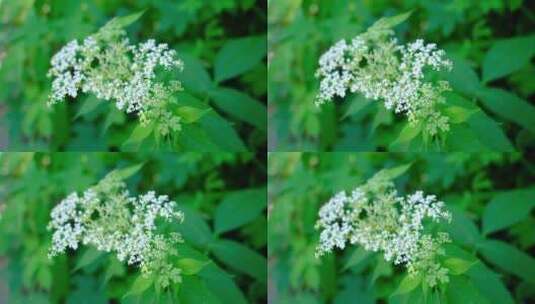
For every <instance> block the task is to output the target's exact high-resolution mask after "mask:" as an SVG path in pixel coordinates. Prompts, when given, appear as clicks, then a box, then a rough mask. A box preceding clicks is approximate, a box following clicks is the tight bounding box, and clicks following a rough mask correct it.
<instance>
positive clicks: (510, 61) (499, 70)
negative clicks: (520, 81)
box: [483, 35, 535, 82]
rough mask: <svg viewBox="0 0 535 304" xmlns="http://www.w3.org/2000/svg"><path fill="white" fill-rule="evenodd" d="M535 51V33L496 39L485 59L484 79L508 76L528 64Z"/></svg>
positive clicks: (486, 80) (489, 79)
mask: <svg viewBox="0 0 535 304" xmlns="http://www.w3.org/2000/svg"><path fill="white" fill-rule="evenodd" d="M534 53H535V35H530V36H523V37H514V38H509V39H503V40H498V41H496V42H495V43H494V44H493V45H492V47H491V48H490V50H489V51H488V52H487V54H486V55H485V58H484V59H483V81H484V82H488V81H491V80H494V79H498V78H500V77H503V76H506V75H508V74H510V73H512V72H514V71H517V70H519V69H520V68H522V67H523V66H524V65H526V64H528V63H529V61H530V59H531V57H532V56H533V55H534Z"/></svg>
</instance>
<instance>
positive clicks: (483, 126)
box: [446, 93, 514, 152]
mask: <svg viewBox="0 0 535 304" xmlns="http://www.w3.org/2000/svg"><path fill="white" fill-rule="evenodd" d="M446 98H447V104H448V105H449V107H459V108H462V109H464V110H462V109H456V110H454V111H456V112H457V113H460V112H463V111H464V113H463V114H461V116H464V117H458V119H457V120H460V119H462V118H466V119H467V121H466V122H464V123H462V124H458V125H455V124H454V125H452V126H451V128H450V132H449V134H448V135H449V136H448V138H447V142H446V146H447V147H448V150H450V151H481V150H492V151H496V150H497V151H503V152H511V151H514V148H513V145H512V144H511V142H510V141H509V139H508V138H507V136H505V134H504V133H503V130H502V129H501V128H500V126H499V125H498V124H497V123H496V122H495V121H494V120H492V119H491V118H490V117H488V116H487V115H486V114H485V113H484V112H483V111H481V109H480V108H479V107H478V106H476V105H475V104H474V103H473V102H471V101H469V100H467V99H466V98H464V97H462V96H460V95H458V94H455V93H449V94H447V95H446ZM446 109H448V108H446ZM446 113H448V112H447V111H446Z"/></svg>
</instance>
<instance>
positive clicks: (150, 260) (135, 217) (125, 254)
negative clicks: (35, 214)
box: [48, 174, 184, 287]
mask: <svg viewBox="0 0 535 304" xmlns="http://www.w3.org/2000/svg"><path fill="white" fill-rule="evenodd" d="M159 219H161V220H163V221H167V222H171V221H179V222H181V221H182V220H183V219H184V214H183V213H182V212H180V211H176V203H175V202H174V201H171V200H169V197H167V196H166V195H156V193H155V192H154V191H149V192H147V193H145V194H142V195H139V196H131V195H130V194H129V192H128V190H126V186H125V184H124V183H123V182H122V181H120V180H119V179H118V178H116V177H115V176H114V174H111V175H109V176H107V177H106V178H105V179H103V180H102V181H101V182H99V183H98V184H97V185H96V186H94V187H91V188H89V189H87V190H86V191H84V193H83V194H81V195H79V194H78V193H76V192H74V193H71V194H70V195H68V196H67V197H66V198H65V199H63V200H62V201H61V202H60V203H59V204H58V205H57V206H56V207H54V209H53V210H52V212H51V220H50V223H49V225H48V229H50V230H53V235H52V247H51V248H50V252H49V255H50V257H53V256H56V255H59V254H61V253H64V252H65V251H66V250H67V249H68V248H70V249H73V250H76V249H78V247H79V246H80V244H82V245H91V246H93V247H95V248H96V249H98V250H101V251H105V252H113V253H115V255H116V256H117V258H118V259H119V260H120V261H124V262H126V263H127V264H128V265H137V266H139V267H140V268H141V271H142V273H144V274H149V273H153V272H157V273H159V275H162V276H167V277H169V280H171V281H175V282H178V281H180V275H179V274H180V269H179V268H176V267H175V266H173V265H171V264H169V263H168V261H167V259H168V257H169V256H171V255H177V252H176V249H174V247H175V246H174V245H175V244H176V243H178V242H181V241H182V238H181V236H180V234H178V233H172V234H170V235H169V236H166V235H163V234H159V233H157V229H158V227H157V225H156V222H157V220H159ZM164 287H165V286H164Z"/></svg>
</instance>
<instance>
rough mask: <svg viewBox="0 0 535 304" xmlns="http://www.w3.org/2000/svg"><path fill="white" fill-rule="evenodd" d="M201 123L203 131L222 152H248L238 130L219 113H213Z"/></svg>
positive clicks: (206, 116)
mask: <svg viewBox="0 0 535 304" xmlns="http://www.w3.org/2000/svg"><path fill="white" fill-rule="evenodd" d="M199 122H200V124H201V127H202V128H203V131H205V132H206V134H207V135H208V137H209V138H210V139H211V140H212V141H213V142H214V143H215V144H217V145H218V146H219V147H220V148H221V149H222V150H225V151H227V152H244V151H247V148H246V147H245V144H244V143H243V141H242V140H241V138H240V136H239V135H238V133H237V132H236V130H234V128H233V127H232V126H231V125H230V124H229V123H228V122H227V121H226V120H225V119H223V118H222V117H221V116H219V115H218V114H217V113H215V112H213V111H212V112H211V113H208V114H207V115H204V116H203V117H202V118H201V120H200V121H199Z"/></svg>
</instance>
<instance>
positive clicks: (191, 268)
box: [177, 258, 210, 275]
mask: <svg viewBox="0 0 535 304" xmlns="http://www.w3.org/2000/svg"><path fill="white" fill-rule="evenodd" d="M209 263H210V262H206V261H199V260H195V259H190V258H184V259H180V260H178V261H177V265H178V267H180V269H181V270H182V273H184V274H185V275H194V274H197V273H198V272H199V271H201V270H202V269H203V268H204V267H205V266H206V265H208V264H209Z"/></svg>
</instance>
